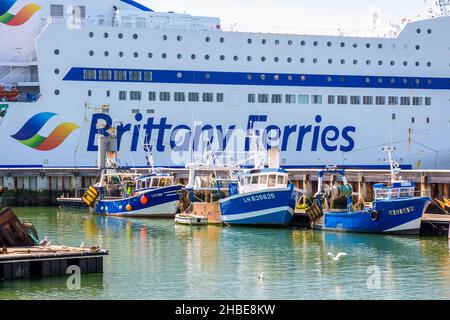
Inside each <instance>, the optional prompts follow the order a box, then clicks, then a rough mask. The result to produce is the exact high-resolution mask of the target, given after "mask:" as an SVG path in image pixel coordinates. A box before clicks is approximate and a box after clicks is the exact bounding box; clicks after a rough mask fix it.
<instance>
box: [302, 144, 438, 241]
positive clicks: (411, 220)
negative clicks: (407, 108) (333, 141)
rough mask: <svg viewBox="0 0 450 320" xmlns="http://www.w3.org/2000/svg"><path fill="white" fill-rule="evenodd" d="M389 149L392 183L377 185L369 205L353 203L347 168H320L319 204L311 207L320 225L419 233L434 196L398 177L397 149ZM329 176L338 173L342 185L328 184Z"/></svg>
mask: <svg viewBox="0 0 450 320" xmlns="http://www.w3.org/2000/svg"><path fill="white" fill-rule="evenodd" d="M385 150H386V152H388V154H389V163H390V167H391V179H390V183H387V184H382V183H379V184H375V185H374V186H373V194H374V200H373V202H371V203H368V204H366V203H364V201H362V202H361V201H358V202H357V203H356V204H353V199H352V196H353V195H354V194H353V192H352V187H351V185H350V184H349V183H348V181H347V179H346V177H345V172H344V170H338V169H336V168H335V167H334V168H333V167H330V168H327V169H326V170H321V171H319V173H318V177H319V179H318V192H317V193H316V194H315V196H314V198H315V204H314V205H313V206H312V207H311V208H309V209H308V210H307V213H308V214H309V215H310V216H311V220H312V222H313V224H314V226H315V227H316V228H318V229H323V230H331V231H345V232H365V233H383V234H403V235H404V234H407V235H411V234H413V235H417V234H419V232H420V226H421V222H422V216H423V214H424V212H425V210H426V208H427V206H428V204H430V203H431V198H430V197H428V196H423V195H422V194H419V195H417V193H416V192H415V184H414V183H413V182H410V181H406V180H403V179H401V178H399V177H398V175H399V173H400V172H401V170H400V168H399V167H398V163H397V162H396V161H394V160H393V159H392V156H391V152H392V151H393V149H392V148H385ZM326 175H332V176H336V177H337V179H340V180H341V182H342V184H340V185H339V184H338V183H335V184H334V185H326V184H324V183H323V178H324V176H326ZM339 198H340V199H341V204H342V203H343V204H344V207H343V208H338V207H337V206H338V205H336V204H337V203H338V202H337V200H338V199H339Z"/></svg>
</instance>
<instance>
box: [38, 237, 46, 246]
mask: <svg viewBox="0 0 450 320" xmlns="http://www.w3.org/2000/svg"><path fill="white" fill-rule="evenodd" d="M47 243H48V237H47V236H45V238H44V239H43V240H42V241H41V242H39V245H40V246H46V245H47Z"/></svg>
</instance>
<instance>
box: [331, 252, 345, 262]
mask: <svg viewBox="0 0 450 320" xmlns="http://www.w3.org/2000/svg"><path fill="white" fill-rule="evenodd" d="M328 255H329V256H330V257H331V259H332V260H333V261H339V259H340V258H341V257H344V256H346V255H347V254H346V253H345V252H339V253H338V254H337V255H336V256H334V255H333V254H332V253H331V252H328Z"/></svg>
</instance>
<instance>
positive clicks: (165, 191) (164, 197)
mask: <svg viewBox="0 0 450 320" xmlns="http://www.w3.org/2000/svg"><path fill="white" fill-rule="evenodd" d="M181 189H182V186H171V187H165V188H158V189H156V190H150V191H147V192H144V193H140V194H138V195H136V196H133V197H130V198H126V199H118V200H100V201H98V203H97V205H96V207H95V213H97V214H105V215H129V216H131V215H133V212H135V211H140V210H145V209H149V208H152V207H156V206H159V205H163V204H167V203H170V202H174V201H178V200H179V197H180V196H179V191H181ZM142 196H146V197H147V199H148V202H147V203H146V204H142V203H141V198H142ZM128 204H129V205H130V206H131V207H132V210H131V211H127V210H126V207H127V205H128ZM160 214H162V215H168V214H170V215H172V214H173V215H175V214H176V212H173V213H172V212H161V213H160Z"/></svg>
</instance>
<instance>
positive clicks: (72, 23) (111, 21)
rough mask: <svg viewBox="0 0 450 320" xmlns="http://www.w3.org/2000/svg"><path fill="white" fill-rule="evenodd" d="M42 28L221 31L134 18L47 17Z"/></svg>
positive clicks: (194, 25) (203, 26)
mask: <svg viewBox="0 0 450 320" xmlns="http://www.w3.org/2000/svg"><path fill="white" fill-rule="evenodd" d="M42 20H43V24H42V28H43V27H45V26H47V25H50V24H59V25H62V24H65V25H66V27H67V28H68V29H81V28H83V27H97V26H101V27H115V28H132V29H175V30H198V31H201V30H203V31H208V30H211V31H212V30H220V25H215V24H204V23H187V22H186V23H167V21H163V20H161V21H159V20H152V19H150V18H149V19H134V18H132V17H118V18H106V17H85V18H77V17H68V18H67V17H45V18H42Z"/></svg>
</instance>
